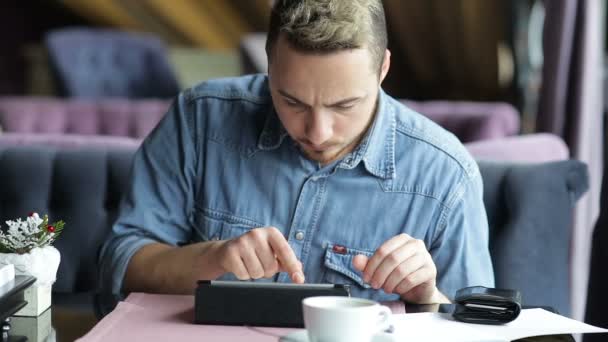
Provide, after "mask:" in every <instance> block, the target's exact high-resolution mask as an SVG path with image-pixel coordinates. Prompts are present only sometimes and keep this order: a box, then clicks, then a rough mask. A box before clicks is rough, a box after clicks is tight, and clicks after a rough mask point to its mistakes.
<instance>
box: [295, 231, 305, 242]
mask: <svg viewBox="0 0 608 342" xmlns="http://www.w3.org/2000/svg"><path fill="white" fill-rule="evenodd" d="M296 240H298V241H301V240H304V233H303V232H297V233H296Z"/></svg>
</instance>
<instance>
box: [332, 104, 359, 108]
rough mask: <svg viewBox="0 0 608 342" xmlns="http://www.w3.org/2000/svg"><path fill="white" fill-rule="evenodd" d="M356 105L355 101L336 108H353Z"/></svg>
mask: <svg viewBox="0 0 608 342" xmlns="http://www.w3.org/2000/svg"><path fill="white" fill-rule="evenodd" d="M354 106H355V104H354V103H349V104H343V105H337V106H336V108H337V109H351V108H353V107H354Z"/></svg>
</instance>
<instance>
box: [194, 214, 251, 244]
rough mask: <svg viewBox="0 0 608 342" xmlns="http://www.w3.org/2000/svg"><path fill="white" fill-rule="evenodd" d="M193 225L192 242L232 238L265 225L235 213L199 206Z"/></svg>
mask: <svg viewBox="0 0 608 342" xmlns="http://www.w3.org/2000/svg"><path fill="white" fill-rule="evenodd" d="M192 227H193V232H192V239H191V241H190V242H201V241H217V240H230V239H233V238H237V237H239V236H241V235H243V234H245V233H247V232H249V231H250V230H251V229H254V228H259V227H263V225H262V224H259V223H257V222H254V221H252V220H249V219H244V218H240V217H238V216H235V215H231V214H226V213H218V212H215V211H211V210H203V209H198V208H197V209H195V211H194V214H193V218H192Z"/></svg>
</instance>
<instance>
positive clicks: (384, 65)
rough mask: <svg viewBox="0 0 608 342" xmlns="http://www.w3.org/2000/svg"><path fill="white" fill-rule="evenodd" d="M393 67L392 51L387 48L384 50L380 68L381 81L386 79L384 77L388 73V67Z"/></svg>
mask: <svg viewBox="0 0 608 342" xmlns="http://www.w3.org/2000/svg"><path fill="white" fill-rule="evenodd" d="M390 67H391V51H390V50H389V49H386V51H385V52H384V60H383V61H382V67H381V68H380V83H382V81H384V78H385V77H386V75H387V74H388V69H390Z"/></svg>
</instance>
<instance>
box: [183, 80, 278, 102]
mask: <svg viewBox="0 0 608 342" xmlns="http://www.w3.org/2000/svg"><path fill="white" fill-rule="evenodd" d="M182 95H183V97H184V99H185V100H186V101H188V102H191V101H204V100H206V99H216V100H227V101H247V102H252V103H258V104H266V103H269V102H270V101H271V98H270V90H269V87H268V77H267V76H266V75H265V74H255V75H246V76H240V77H229V78H218V79H212V80H207V81H204V82H201V83H199V84H197V85H195V86H193V87H191V88H189V89H186V90H184V92H183V93H182Z"/></svg>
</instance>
